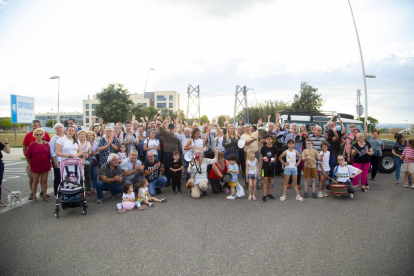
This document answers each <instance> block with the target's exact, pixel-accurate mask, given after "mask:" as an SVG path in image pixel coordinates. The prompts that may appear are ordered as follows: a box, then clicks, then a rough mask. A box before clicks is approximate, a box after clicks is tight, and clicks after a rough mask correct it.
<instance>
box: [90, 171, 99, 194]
mask: <svg viewBox="0 0 414 276" xmlns="http://www.w3.org/2000/svg"><path fill="white" fill-rule="evenodd" d="M91 176H92V189H96V182H97V181H98V166H91Z"/></svg>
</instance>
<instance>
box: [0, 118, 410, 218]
mask: <svg viewBox="0 0 414 276" xmlns="http://www.w3.org/2000/svg"><path fill="white" fill-rule="evenodd" d="M279 116H280V114H277V116H276V122H275V123H273V122H270V115H269V116H268V122H267V123H264V122H262V121H261V120H260V121H259V122H258V123H257V127H258V128H255V127H254V126H252V125H249V124H244V122H243V120H242V119H239V120H238V122H237V123H236V124H235V125H233V124H229V123H228V122H225V123H224V127H220V126H219V125H218V124H216V122H215V121H213V122H212V123H211V124H209V123H204V124H202V131H200V124H199V122H198V120H195V121H194V123H193V124H192V125H188V124H187V123H186V122H185V121H183V120H181V119H180V118H179V113H177V117H176V119H172V118H171V117H170V116H167V117H166V118H165V119H163V118H162V116H160V115H157V116H154V118H153V119H148V117H142V118H140V120H139V121H138V120H136V119H135V116H133V117H132V120H131V121H127V122H125V123H124V124H122V123H121V122H117V123H115V124H114V126H113V127H110V124H106V125H104V124H103V120H102V119H99V125H92V126H91V127H90V129H89V131H84V130H82V128H80V127H77V126H76V125H75V121H74V120H70V121H69V125H68V126H67V127H66V129H65V128H64V126H63V124H61V123H57V124H56V125H55V126H54V129H55V131H56V134H55V135H54V136H53V137H52V138H50V136H49V134H48V133H46V132H45V131H44V130H43V129H42V128H41V124H40V122H39V121H37V120H35V121H33V124H32V126H33V131H31V132H30V133H28V134H27V135H26V137H25V139H24V142H23V153H24V156H25V158H26V160H27V167H26V172H27V176H28V178H29V188H30V190H31V193H30V196H29V200H30V201H31V202H32V203H37V200H38V199H37V187H38V183H41V191H40V193H39V196H40V197H41V198H42V199H43V201H46V202H48V201H51V197H50V195H48V194H47V180H48V175H49V171H50V170H51V169H53V175H54V181H53V183H54V194H55V196H56V195H57V190H58V187H59V185H60V182H61V170H60V169H59V167H60V163H61V162H62V161H63V160H65V159H66V158H79V159H81V160H82V163H83V170H84V176H85V179H84V180H85V189H86V194H87V196H92V195H93V194H96V197H97V203H98V204H100V203H101V202H102V200H103V198H104V195H105V194H106V192H109V193H110V194H111V199H116V198H117V196H118V195H121V194H122V196H121V199H122V203H118V204H117V205H116V207H117V209H118V210H119V212H120V213H124V212H125V209H124V208H123V206H124V204H126V205H128V203H129V202H133V203H134V204H135V206H136V207H137V208H138V210H145V209H146V206H145V205H147V206H153V202H165V201H166V199H158V198H156V197H155V196H156V195H161V194H163V192H165V191H166V189H165V187H170V186H171V192H172V194H173V195H175V194H181V193H182V190H183V189H182V187H183V186H184V187H188V189H189V192H190V194H191V197H192V198H200V197H203V196H204V197H205V196H207V190H208V183H210V185H211V190H212V192H213V193H214V194H219V193H222V192H224V193H229V195H228V196H227V198H228V199H235V198H237V196H236V186H237V183H238V176H239V175H240V176H241V177H242V178H243V179H244V185H245V187H244V188H245V189H246V190H248V196H247V200H253V201H255V200H257V198H256V189H259V190H260V189H262V190H263V196H262V199H261V201H262V202H266V201H267V200H274V199H275V197H274V196H273V195H272V194H271V190H272V188H273V184H274V183H273V182H272V180H273V178H274V177H275V176H278V175H279V176H282V177H284V184H283V192H282V196H281V197H280V200H281V201H285V200H286V198H287V197H286V193H287V189H290V188H291V187H293V188H294V191H295V194H296V197H295V199H296V200H298V201H303V200H304V198H309V197H313V198H324V197H326V196H328V193H327V192H326V191H325V190H326V189H329V184H331V183H332V182H333V181H335V180H336V182H338V183H346V184H347V185H348V192H349V194H350V196H351V197H353V195H354V193H355V188H356V187H357V186H359V185H361V191H362V192H367V191H368V189H369V183H368V182H369V181H368V173H369V169H370V168H371V167H372V170H371V177H370V181H376V180H377V178H376V177H377V170H378V162H379V159H380V157H381V156H382V151H383V150H384V141H383V140H382V139H380V138H379V132H378V131H377V130H374V131H372V132H371V133H368V131H367V127H365V129H364V133H361V132H360V130H359V129H358V128H357V127H356V126H355V125H350V133H346V128H345V126H344V124H343V122H342V120H339V124H340V125H341V130H338V129H337V122H336V121H335V116H332V118H331V119H330V120H329V121H328V122H327V124H326V125H325V126H318V125H315V124H311V125H310V131H309V132H308V131H307V128H306V125H300V126H299V125H298V124H296V123H293V124H292V125H290V124H289V123H285V124H284V125H280V124H279V123H278V117H279ZM265 129H266V130H265ZM213 130H215V131H213ZM395 139H396V141H395V143H394V146H393V150H392V153H393V154H394V159H395V164H396V171H395V176H396V181H397V182H396V183H397V184H399V183H400V169H401V166H404V169H405V173H404V186H405V187H409V185H411V188H414V185H413V184H412V182H411V179H412V177H413V171H414V140H412V139H410V140H408V142H407V141H406V140H405V138H404V137H403V136H402V135H401V134H396V136H395ZM3 142H4V143H1V142H0V157H2V154H1V151H4V152H6V153H9V152H10V148H9V143H8V141H7V139H6V138H4V139H3ZM189 151H190V152H192V153H193V155H192V156H194V157H193V158H192V159H191V160H186V158H184V156H185V155H186V153H187V152H189ZM302 170H303V171H304V172H303V178H304V180H303V181H302V180H301V175H302ZM3 171H4V163H3V162H1V165H0V173H1V179H2V176H3ZM226 174H230V176H231V180H230V179H227V180H224V177H223V176H224V175H226ZM309 178H311V186H310V187H311V189H312V191H311V192H310V193H308V181H309ZM262 179H263V182H262V184H259V181H260V180H262ZM349 179H351V180H352V181H351V182H352V183H351V184H350V183H349V182H350V181H349ZM183 182H184V185H183ZM187 182H191V184H192V185H190V186H188V185H186V183H187ZM316 184H318V187H317V185H316ZM302 188H303V197H304V198H303V197H302V196H301V193H300V192H299V190H300V189H302ZM316 189H318V190H316ZM135 195H136V196H137V197H135ZM142 204H145V205H142ZM0 206H1V207H5V206H6V205H4V204H2V203H1V189H0Z"/></svg>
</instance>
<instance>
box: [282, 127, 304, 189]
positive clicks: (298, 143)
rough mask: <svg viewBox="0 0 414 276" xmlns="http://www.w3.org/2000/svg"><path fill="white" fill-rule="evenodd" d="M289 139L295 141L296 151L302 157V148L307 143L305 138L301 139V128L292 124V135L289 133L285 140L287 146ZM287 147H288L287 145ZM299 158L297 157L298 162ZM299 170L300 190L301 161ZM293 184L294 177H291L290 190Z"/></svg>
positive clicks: (298, 181)
mask: <svg viewBox="0 0 414 276" xmlns="http://www.w3.org/2000/svg"><path fill="white" fill-rule="evenodd" d="M289 139H293V140H295V143H296V144H295V146H294V149H295V150H297V151H298V152H299V154H300V156H302V147H303V145H304V142H305V138H304V137H301V136H300V135H299V127H298V124H297V123H293V124H292V133H289V134H288V135H286V139H285V144H286V142H287V141H288V140H289ZM286 146H287V145H286ZM297 159H298V158H297V157H296V160H297ZM297 168H298V178H297V183H298V189H300V180H301V174H302V161H300V163H299V165H298V166H297ZM291 184H292V176H290V178H289V184H288V188H290V185H291Z"/></svg>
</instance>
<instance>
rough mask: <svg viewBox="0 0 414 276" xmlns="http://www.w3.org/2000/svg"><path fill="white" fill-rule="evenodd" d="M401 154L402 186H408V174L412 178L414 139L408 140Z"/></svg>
mask: <svg viewBox="0 0 414 276" xmlns="http://www.w3.org/2000/svg"><path fill="white" fill-rule="evenodd" d="M402 156H403V158H404V170H405V174H404V181H405V184H404V188H408V176H410V177H411V179H414V178H413V172H414V139H409V140H408V147H405V149H404V151H403V153H402ZM411 189H414V184H411Z"/></svg>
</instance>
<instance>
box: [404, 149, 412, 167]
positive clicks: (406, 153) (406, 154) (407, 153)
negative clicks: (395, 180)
mask: <svg viewBox="0 0 414 276" xmlns="http://www.w3.org/2000/svg"><path fill="white" fill-rule="evenodd" d="M403 155H404V163H414V160H412V159H408V157H411V158H414V149H412V148H410V147H405V149H404V151H403Z"/></svg>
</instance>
